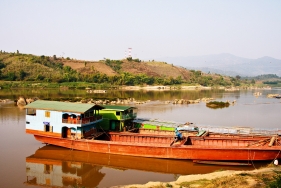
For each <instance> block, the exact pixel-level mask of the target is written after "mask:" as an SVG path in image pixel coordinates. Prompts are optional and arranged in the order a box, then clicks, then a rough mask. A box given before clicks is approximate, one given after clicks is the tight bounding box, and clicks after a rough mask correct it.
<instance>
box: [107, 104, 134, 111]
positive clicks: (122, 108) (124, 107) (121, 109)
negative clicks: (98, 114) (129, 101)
mask: <svg viewBox="0 0 281 188" xmlns="http://www.w3.org/2000/svg"><path fill="white" fill-rule="evenodd" d="M102 106H103V107H104V109H103V110H115V111H125V110H128V109H131V108H136V107H132V106H115V105H102Z"/></svg>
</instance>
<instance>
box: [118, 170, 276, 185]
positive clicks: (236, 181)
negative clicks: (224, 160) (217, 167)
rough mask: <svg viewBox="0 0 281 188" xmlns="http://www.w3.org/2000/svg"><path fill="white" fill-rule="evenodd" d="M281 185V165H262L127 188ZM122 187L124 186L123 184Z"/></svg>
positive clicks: (181, 177)
mask: <svg viewBox="0 0 281 188" xmlns="http://www.w3.org/2000/svg"><path fill="white" fill-rule="evenodd" d="M280 185H281V169H280V167H279V166H275V167H272V165H269V166H268V167H262V168H260V169H256V170H253V171H228V170H227V171H224V170H221V171H216V172H213V173H210V174H200V175H187V176H180V177H179V178H178V179H177V180H176V181H175V182H168V183H167V182H166V183H164V182H163V183H159V182H149V183H147V184H144V185H128V186H124V187H125V188H135V187H139V188H141V187H150V188H166V187H173V188H183V187H186V188H195V187H196V188H225V187H228V188H240V187H243V188H256V187H259V188H278V187H280ZM121 187H122V186H121Z"/></svg>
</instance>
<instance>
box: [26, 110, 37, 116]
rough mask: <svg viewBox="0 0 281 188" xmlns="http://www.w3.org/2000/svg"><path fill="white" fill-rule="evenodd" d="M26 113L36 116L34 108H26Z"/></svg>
mask: <svg viewBox="0 0 281 188" xmlns="http://www.w3.org/2000/svg"><path fill="white" fill-rule="evenodd" d="M26 114H27V115H33V116H36V109H32V108H31V109H26Z"/></svg>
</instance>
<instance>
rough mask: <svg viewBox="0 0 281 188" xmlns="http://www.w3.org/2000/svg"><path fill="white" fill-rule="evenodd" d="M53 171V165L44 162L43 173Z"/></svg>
mask: <svg viewBox="0 0 281 188" xmlns="http://www.w3.org/2000/svg"><path fill="white" fill-rule="evenodd" d="M52 171H53V165H49V164H44V174H50V173H51V172H52Z"/></svg>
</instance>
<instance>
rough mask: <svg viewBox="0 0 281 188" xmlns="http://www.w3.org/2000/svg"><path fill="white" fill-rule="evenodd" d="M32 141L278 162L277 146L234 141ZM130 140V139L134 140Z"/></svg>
mask: <svg viewBox="0 0 281 188" xmlns="http://www.w3.org/2000/svg"><path fill="white" fill-rule="evenodd" d="M34 137H35V138H36V139H37V140H38V141H40V142H43V143H48V144H51V145H56V146H61V147H66V148H70V149H75V150H82V151H90V152H98V153H108V154H118V155H130V156H141V157H153V158H168V159H191V160H214V161H215V160H220V161H222V160H229V161H248V160H252V161H257V160H259V161H260V160H274V159H280V158H281V154H280V150H281V146H271V147H268V146H267V145H266V146H245V145H246V142H245V141H243V142H242V141H237V140H236V142H233V143H234V144H232V145H231V146H229V145H225V143H224V142H223V141H219V140H223V139H222V138H221V139H215V140H213V139H209V141H208V142H207V143H208V145H204V144H197V145H182V144H174V145H172V146H170V144H167V141H165V140H164V141H163V142H161V143H149V142H146V143H144V142H141V143H136V142H131V141H105V140H87V139H81V140H73V139H66V138H59V137H52V136H46V135H34ZM130 137H133V138H134V137H135V136H130ZM142 137H144V136H142ZM134 140H136V138H134ZM254 141H257V140H254ZM210 143H212V145H210ZM214 143H217V144H214ZM231 143H232V142H231ZM237 143H238V144H237ZM239 143H240V144H239ZM247 143H248V142H247Z"/></svg>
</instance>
